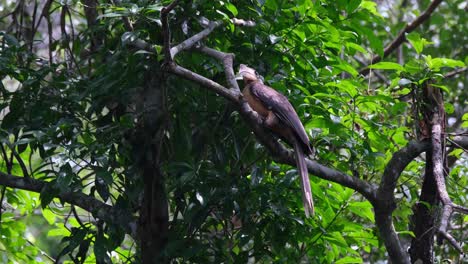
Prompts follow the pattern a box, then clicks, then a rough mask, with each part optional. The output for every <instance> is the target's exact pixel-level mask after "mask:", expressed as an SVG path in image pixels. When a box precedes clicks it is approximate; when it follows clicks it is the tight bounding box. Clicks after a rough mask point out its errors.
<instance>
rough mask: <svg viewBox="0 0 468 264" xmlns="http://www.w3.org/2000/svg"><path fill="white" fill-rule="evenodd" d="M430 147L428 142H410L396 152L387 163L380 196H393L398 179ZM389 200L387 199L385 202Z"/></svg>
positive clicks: (380, 187) (379, 191)
mask: <svg viewBox="0 0 468 264" xmlns="http://www.w3.org/2000/svg"><path fill="white" fill-rule="evenodd" d="M429 147H430V144H429V142H427V141H410V142H409V143H408V145H406V147H404V148H402V149H400V150H399V151H397V152H395V153H394V154H393V156H392V158H391V159H390V161H389V162H388V163H387V166H386V167H385V171H384V173H383V176H382V180H381V182H380V186H379V190H378V193H379V196H382V194H383V195H385V196H390V195H391V196H392V197H393V191H394V190H395V188H396V184H397V181H398V178H399V177H400V175H401V173H402V172H403V170H404V169H405V168H406V166H408V164H409V163H410V162H411V161H413V160H414V159H415V158H416V157H417V156H419V155H420V154H421V153H423V152H425V151H426V150H428V149H429ZM387 198H389V197H386V198H385V200H386V199H387Z"/></svg>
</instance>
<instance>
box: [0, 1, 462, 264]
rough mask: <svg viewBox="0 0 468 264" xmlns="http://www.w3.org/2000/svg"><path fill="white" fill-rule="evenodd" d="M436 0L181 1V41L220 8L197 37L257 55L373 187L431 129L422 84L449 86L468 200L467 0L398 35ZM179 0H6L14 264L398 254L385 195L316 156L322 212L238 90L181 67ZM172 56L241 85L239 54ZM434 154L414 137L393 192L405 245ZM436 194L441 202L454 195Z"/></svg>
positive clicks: (451, 162) (325, 259)
mask: <svg viewBox="0 0 468 264" xmlns="http://www.w3.org/2000/svg"><path fill="white" fill-rule="evenodd" d="M389 2H391V3H389ZM434 2H437V1H434ZM434 2H430V1H427V0H410V1H369V0H352V1H331V0H320V1H306V0H302V1H288V0H266V1H265V0H257V1H253V0H237V1H236V0H224V1H218V0H216V1H213V0H209V1H207V0H199V1H180V3H178V4H177V5H176V6H175V7H174V9H173V10H172V11H171V12H170V13H169V14H168V18H169V19H168V21H169V30H170V35H171V43H172V44H173V45H176V44H178V43H181V42H182V41H184V40H185V39H187V38H189V37H190V36H193V35H195V34H197V33H198V32H200V31H202V30H204V29H206V23H204V22H203V21H204V20H206V19H207V20H209V21H220V23H221V26H219V27H217V28H216V29H214V30H213V31H212V33H211V34H209V36H207V37H206V38H204V39H203V40H202V41H201V42H200V43H199V44H197V45H198V46H207V47H210V48H213V49H216V50H219V51H222V52H226V53H233V54H234V55H235V60H234V65H235V68H236V69H237V67H238V65H239V64H240V63H244V64H248V65H251V66H252V67H254V68H256V69H257V71H258V72H259V73H260V74H261V75H263V77H264V78H265V83H266V84H268V85H269V86H271V87H274V88H275V89H277V90H279V91H281V92H282V93H283V94H285V95H287V97H288V98H289V100H290V101H291V103H292V104H293V105H294V106H295V108H296V110H297V112H298V114H299V116H300V117H301V120H302V122H303V124H304V126H305V128H306V130H307V132H308V133H309V136H310V139H311V141H312V145H313V147H314V150H315V153H314V155H313V157H312V159H314V160H316V161H317V162H319V163H320V164H322V165H325V166H327V167H328V168H333V169H335V170H336V171H339V172H341V173H343V174H345V175H347V176H348V177H349V178H351V179H352V178H357V179H360V180H362V181H363V182H367V183H370V185H369V186H379V184H382V182H381V181H382V177H383V175H384V171H385V169H386V168H387V165H388V164H389V162H390V161H391V160H392V157H394V155H395V153H396V152H397V151H398V150H400V149H402V148H404V147H405V146H407V144H409V143H410V142H413V141H418V142H422V141H424V140H428V139H429V138H430V137H431V134H430V131H429V132H427V131H428V130H427V129H426V127H425V124H426V125H427V123H426V122H425V120H426V119H425V118H426V114H427V111H426V110H425V109H426V108H427V105H428V101H427V100H426V99H425V93H426V89H428V88H427V87H428V86H431V87H432V88H433V89H436V90H438V91H442V93H443V95H444V96H443V100H444V101H443V104H442V105H443V106H444V111H445V113H446V115H447V120H448V122H447V126H446V128H445V131H446V133H444V138H445V137H446V141H445V142H446V148H444V149H447V154H448V158H447V163H446V167H445V169H446V170H445V171H446V173H447V177H446V185H447V190H448V192H449V195H450V198H451V199H452V201H453V203H455V204H459V205H464V204H467V197H468V196H467V195H468V193H467V181H468V178H467V176H466V175H467V173H468V166H467V164H468V163H467V154H466V150H467V149H468V143H467V141H466V132H467V131H466V128H467V127H468V114H467V110H468V105H467V104H466V101H467V97H468V92H467V91H468V90H467V88H466V86H467V82H466V80H467V74H466V71H465V70H466V64H467V63H468V57H467V47H468V42H467V35H466V32H467V31H468V28H467V17H466V15H465V13H466V8H467V6H466V1H463V0H454V1H447V2H442V3H440V5H438V6H437V8H436V10H435V11H434V13H431V14H429V15H428V17H427V18H425V19H426V20H424V21H423V23H421V24H420V25H417V26H416V27H415V29H414V30H411V32H409V31H408V33H406V34H404V36H406V41H402V42H401V43H399V44H397V46H398V47H397V48H396V49H394V50H390V52H388V53H386V52H387V51H388V50H387V49H386V48H385V47H387V46H388V44H389V43H391V42H392V41H393V40H395V39H397V36H398V34H399V32H400V31H401V30H402V29H403V28H405V25H406V24H408V23H412V22H413V21H414V20H415V19H416V18H418V17H419V15H421V13H423V12H424V10H425V9H426V8H427V7H428V6H430V5H433V4H434ZM168 4H170V1H150V0H139V1H136V0H134V1H131V0H128V1H95V0H87V1H84V0H83V1H29V0H21V1H16V2H11V1H0V12H1V17H2V20H1V21H0V29H1V30H2V31H1V32H0V40H1V46H0V51H1V52H0V77H1V79H2V82H1V83H0V143H1V144H0V172H1V174H0V184H2V185H3V186H2V187H1V201H2V208H1V226H0V232H1V234H2V236H1V237H0V256H1V258H2V260H1V262H5V263H36V262H37V263H44V262H45V263H49V262H50V263H52V262H53V261H54V260H55V261H65V262H69V263H72V262H75V263H83V262H85V261H89V262H97V263H140V262H147V261H145V257H144V256H145V254H146V253H145V250H146V249H145V246H147V245H146V244H145V243H146V242H145V241H147V240H148V239H149V240H151V241H153V240H154V241H156V242H151V243H149V242H148V243H149V244H148V245H151V246H147V247H150V248H151V247H154V251H155V252H157V254H158V261H167V262H169V261H173V262H174V263H179V262H180V263H183V262H194V263H205V262H214V263H219V262H236V263H246V262H260V263H262V262H267V263H268V262H282V263H298V262H300V261H305V262H310V263H361V262H376V261H379V260H385V259H387V258H388V256H389V255H388V253H387V250H388V244H386V243H385V242H384V239H382V234H381V233H380V232H379V227H378V226H377V225H376V219H375V207H374V204H373V203H372V202H373V201H370V200H369V197H365V195H362V193H360V191H359V190H356V189H353V188H348V187H345V186H343V184H340V183H339V182H337V181H336V180H333V179H331V178H326V177H324V176H323V175H328V174H327V172H326V171H324V172H323V175H314V174H311V175H310V176H311V182H312V190H313V193H314V202H315V205H316V214H315V216H314V217H311V218H305V217H304V211H303V208H302V202H301V196H300V186H299V180H298V175H297V172H296V170H295V168H294V167H292V166H290V165H287V164H284V162H282V160H281V159H278V158H277V157H275V155H272V154H271V152H270V151H269V150H268V148H265V146H264V145H263V144H260V143H259V141H258V140H257V139H256V137H255V136H254V134H253V133H252V128H251V127H250V126H249V125H248V124H247V122H245V120H244V118H243V117H242V115H241V114H239V112H238V107H237V106H236V105H235V103H232V102H230V101H228V100H226V98H225V97H223V96H220V95H219V94H217V93H215V92H213V91H212V90H209V89H206V87H204V86H203V85H202V84H200V83H197V82H196V81H193V80H190V79H186V78H183V76H181V75H175V74H173V73H172V72H171V71H170V70H166V69H167V67H168V66H167V57H165V56H164V52H163V51H164V49H165V43H164V37H165V36H167V35H166V34H167V33H168V31H166V30H165V29H164V23H165V21H164V19H162V18H161V12H162V11H161V10H163V7H164V6H167V5H168ZM234 17H235V18H238V19H242V20H245V21H253V22H255V25H254V26H250V27H248V26H239V25H237V24H236V23H234V22H232V20H231V19H232V18H234ZM375 56H380V57H381V58H382V57H383V59H382V60H381V61H380V62H377V61H375V63H372V64H371V63H370V61H371V60H372V58H373V57H375ZM174 60H175V62H176V63H177V64H178V65H181V66H183V67H184V68H186V69H189V70H190V71H193V72H195V73H198V74H201V75H203V76H205V77H207V78H209V79H211V80H212V81H215V82H217V83H219V84H221V85H224V86H226V87H230V86H229V83H228V82H227V80H226V75H225V72H224V71H225V68H224V66H223V63H222V62H221V61H219V60H216V59H214V58H213V57H209V56H207V55H206V54H205V53H203V52H200V50H199V49H198V50H197V48H194V49H189V50H186V51H183V52H181V53H180V54H178V55H177V56H176V57H175V59H174ZM368 69H371V71H370V72H369V71H368ZM425 100H426V101H425ZM425 111H426V112H425ZM463 135H464V137H463ZM464 144H466V145H464ZM444 147H445V145H444ZM421 152H422V151H421ZM427 163H428V160H427V159H426V155H424V154H422V155H417V158H415V159H414V160H413V161H412V162H411V163H409V165H408V166H406V168H405V170H404V171H403V173H401V176H400V177H399V178H397V179H398V182H397V183H396V188H395V190H394V191H393V189H392V191H391V193H394V197H395V202H396V209H395V211H393V225H394V229H395V231H396V233H397V234H398V235H399V238H400V241H401V243H402V246H403V247H404V248H405V249H406V248H408V247H409V246H410V244H411V242H412V240H413V239H417V238H415V237H416V236H417V235H415V233H414V230H416V229H415V225H418V224H420V223H419V222H418V221H417V220H415V218H414V217H413V215H414V214H416V211H417V210H416V209H415V208H417V205H418V204H421V203H422V204H425V202H424V201H420V195H421V189H422V185H423V180H424V175H425V173H424V172H425V171H424V170H425V168H426V166H427ZM387 169H388V168H387ZM426 178H427V177H426ZM330 179H331V180H330ZM149 183H151V184H154V185H151V184H149ZM151 188H153V189H151ZM376 188H377V187H376ZM377 195H378V193H377ZM425 205H426V206H427V208H429V209H430V210H431V214H432V215H433V216H436V217H439V216H440V214H441V205H440V203H439V202H437V203H435V204H429V203H426V204H425ZM148 208H149V209H148ZM392 210H393V209H392ZM389 213H390V214H391V213H392V212H391V211H389ZM166 214H167V215H166ZM412 219H413V220H412ZM467 220H468V218H467V216H465V215H463V214H459V213H458V212H455V213H453V215H452V217H451V218H450V225H449V230H448V231H447V232H448V233H450V234H451V235H452V236H453V238H454V240H455V241H456V243H457V244H459V245H461V246H460V249H461V250H462V251H463V252H467V250H468V248H467V246H466V245H467V241H468V233H467V229H466V227H465V226H466V222H467ZM147 221H150V222H147ZM148 226H150V228H155V229H156V230H159V231H158V232H153V231H149V229H147V227H148ZM432 229H433V228H432ZM434 230H435V229H434ZM158 235H159V236H160V237H158V238H156V239H155V237H154V236H158ZM433 235H435V234H433ZM148 236H149V237H148ZM460 249H458V250H457V249H456V248H455V247H454V246H453V245H452V244H451V243H448V242H447V240H444V243H443V244H441V245H435V249H434V252H429V253H430V254H432V253H434V254H435V258H436V261H437V262H441V261H442V260H444V259H449V260H452V261H455V262H456V261H462V260H461V258H462V254H461V252H460ZM142 255H143V257H142ZM401 261H402V262H401V263H406V262H404V260H401ZM395 263H397V262H395Z"/></svg>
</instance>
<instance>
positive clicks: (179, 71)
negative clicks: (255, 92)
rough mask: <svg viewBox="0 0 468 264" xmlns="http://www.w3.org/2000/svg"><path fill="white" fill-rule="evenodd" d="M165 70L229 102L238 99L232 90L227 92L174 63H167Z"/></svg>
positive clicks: (215, 83) (212, 82) (220, 86)
mask: <svg viewBox="0 0 468 264" xmlns="http://www.w3.org/2000/svg"><path fill="white" fill-rule="evenodd" d="M167 70H168V71H169V72H172V73H174V74H176V75H178V76H180V77H182V78H184V79H187V80H191V81H193V82H195V83H198V84H200V85H201V86H203V87H205V88H208V89H210V90H212V91H213V92H215V93H216V94H218V95H220V96H222V97H224V98H226V99H229V100H230V101H231V102H237V101H238V100H239V99H238V98H239V93H237V92H234V91H233V90H229V89H227V88H226V87H224V86H222V85H220V84H219V83H217V82H214V81H212V80H210V79H208V78H206V77H204V76H201V75H200V74H198V73H195V72H192V71H190V70H187V69H185V68H184V67H181V66H179V65H177V64H175V63H174V62H171V63H169V65H167Z"/></svg>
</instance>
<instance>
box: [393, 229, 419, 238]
mask: <svg viewBox="0 0 468 264" xmlns="http://www.w3.org/2000/svg"><path fill="white" fill-rule="evenodd" d="M397 234H399V235H409V236H411V237H416V236H415V235H414V233H413V231H408V230H406V231H397Z"/></svg>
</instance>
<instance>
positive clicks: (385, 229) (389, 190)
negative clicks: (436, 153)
mask: <svg viewBox="0 0 468 264" xmlns="http://www.w3.org/2000/svg"><path fill="white" fill-rule="evenodd" d="M429 146H430V144H429V142H427V141H411V142H409V143H408V145H406V147H404V148H402V149H400V150H399V151H397V152H395V153H394V154H393V156H392V158H391V159H390V161H389V162H388V163H387V166H386V167H385V170H384V173H383V176H382V180H381V181H380V185H379V188H378V190H377V194H378V195H377V199H376V200H375V201H374V203H373V205H374V208H375V222H376V225H377V227H378V228H379V233H380V236H381V237H382V239H383V240H384V242H385V247H386V248H387V251H388V254H389V256H390V258H391V259H392V263H393V262H395V261H397V262H395V263H405V264H406V263H409V257H408V254H407V252H406V250H405V249H404V248H403V247H402V245H401V243H400V240H399V238H398V234H397V233H396V231H395V228H394V226H393V219H392V213H393V210H395V208H396V202H395V196H394V194H393V192H394V190H395V188H396V184H397V182H398V178H399V177H400V175H401V173H402V172H403V170H404V169H405V168H406V166H408V164H409V163H410V162H411V161H412V160H414V159H415V158H416V157H417V156H419V155H420V154H421V153H422V152H424V151H426V150H428V149H429ZM371 202H372V200H371Z"/></svg>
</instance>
